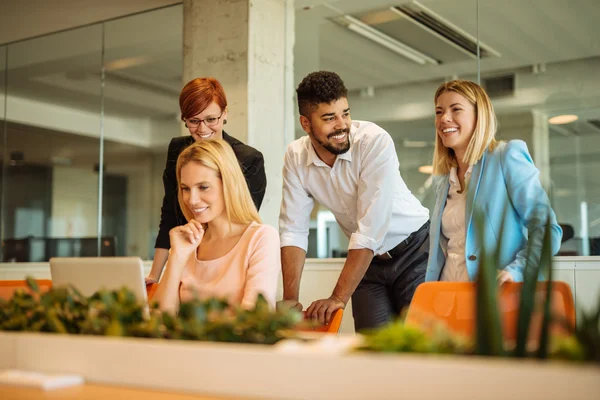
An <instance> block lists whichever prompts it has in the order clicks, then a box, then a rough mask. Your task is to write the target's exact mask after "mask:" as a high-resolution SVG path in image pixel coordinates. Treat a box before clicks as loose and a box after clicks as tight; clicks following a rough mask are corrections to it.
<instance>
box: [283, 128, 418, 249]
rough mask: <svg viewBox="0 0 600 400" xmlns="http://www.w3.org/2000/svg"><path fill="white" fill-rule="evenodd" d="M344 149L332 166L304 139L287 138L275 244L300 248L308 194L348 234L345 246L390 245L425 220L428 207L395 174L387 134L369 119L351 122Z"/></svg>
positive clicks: (391, 144) (393, 154) (303, 240)
mask: <svg viewBox="0 0 600 400" xmlns="http://www.w3.org/2000/svg"><path fill="white" fill-rule="evenodd" d="M349 137H350V149H349V150H348V151H347V152H346V153H344V154H340V155H338V156H337V158H336V160H335V163H334V164H333V167H329V166H328V165H327V164H325V163H324V162H323V161H322V160H321V159H320V158H319V157H318V156H317V153H316V152H315V150H314V148H313V146H312V144H311V141H310V138H309V137H308V136H304V137H302V138H300V139H298V140H296V141H294V142H292V143H291V144H290V145H289V146H288V149H287V152H286V154H285V161H284V166H283V201H282V204H281V213H280V215H279V234H280V238H281V247H285V246H296V247H300V248H301V249H304V250H306V249H307V247H308V230H309V222H310V214H311V211H312V209H313V206H314V202H313V199H315V200H316V201H318V202H319V203H320V204H322V205H324V206H325V207H327V208H328V209H329V210H330V211H331V212H332V213H333V215H334V216H335V218H336V220H337V222H338V224H339V225H340V228H341V229H342V231H343V232H344V234H345V235H346V236H347V237H348V238H349V240H350V244H349V245H348V250H353V249H371V250H373V252H374V254H375V255H379V254H384V253H385V252H387V251H389V250H391V249H393V248H394V247H396V245H398V244H399V243H400V242H402V241H403V240H404V239H406V238H407V237H408V235H410V234H411V233H412V232H415V231H416V230H418V229H419V228H420V227H421V226H422V225H423V224H424V223H425V222H427V220H428V219H429V210H427V209H426V208H425V207H423V206H422V205H421V203H420V202H419V200H417V198H416V197H415V196H414V195H413V194H412V193H411V192H410V190H408V188H407V187H406V184H405V183H404V181H403V180H402V177H401V176H400V171H399V167H400V164H399V163H398V155H397V154H396V149H395V147H394V141H393V140H392V138H391V137H390V135H389V134H388V133H387V132H386V131H385V130H383V129H382V128H381V127H379V126H377V125H376V124H374V123H372V122H365V121H356V120H355V121H353V122H352V127H351V128H350V135H349Z"/></svg>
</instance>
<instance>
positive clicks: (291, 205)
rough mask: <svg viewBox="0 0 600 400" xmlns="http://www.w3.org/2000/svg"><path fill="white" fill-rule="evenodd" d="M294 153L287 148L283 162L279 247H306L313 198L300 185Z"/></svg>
mask: <svg viewBox="0 0 600 400" xmlns="http://www.w3.org/2000/svg"><path fill="white" fill-rule="evenodd" d="M296 162H297V160H295V159H294V153H293V150H292V149H291V148H288V150H287V152H286V154H285V159H284V162H283V199H282V202H281V211H280V213H279V237H280V241H281V247H286V246H295V247H299V248H301V249H303V250H304V251H306V250H307V248H308V230H309V224H310V213H311V212H312V209H313V207H314V200H313V198H312V197H311V196H310V194H309V193H308V192H307V191H306V189H305V188H304V186H303V185H302V181H301V178H300V176H299V173H298V168H297V165H295V163H296Z"/></svg>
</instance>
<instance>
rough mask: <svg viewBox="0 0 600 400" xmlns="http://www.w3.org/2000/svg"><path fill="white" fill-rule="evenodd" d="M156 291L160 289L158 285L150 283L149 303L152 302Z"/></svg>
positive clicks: (147, 286)
mask: <svg viewBox="0 0 600 400" xmlns="http://www.w3.org/2000/svg"><path fill="white" fill-rule="evenodd" d="M156 289H158V283H150V284H148V285H146V294H147V295H148V302H150V300H152V298H153V297H154V294H155V293H156Z"/></svg>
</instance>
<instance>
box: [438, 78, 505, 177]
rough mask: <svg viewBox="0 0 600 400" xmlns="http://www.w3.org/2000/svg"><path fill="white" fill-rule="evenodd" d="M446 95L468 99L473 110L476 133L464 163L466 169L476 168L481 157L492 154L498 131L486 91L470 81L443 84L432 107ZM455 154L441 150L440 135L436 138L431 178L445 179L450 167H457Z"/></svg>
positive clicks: (444, 149) (445, 149)
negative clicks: (474, 166) (466, 166)
mask: <svg viewBox="0 0 600 400" xmlns="http://www.w3.org/2000/svg"><path fill="white" fill-rule="evenodd" d="M446 92H456V93H458V94H460V95H461V96H463V97H464V98H465V99H467V100H468V101H469V102H470V103H471V104H472V105H473V106H474V107H475V117H476V123H475V131H474V132H473V136H471V140H470V141H469V145H468V146H467V151H466V152H465V155H464V158H463V161H464V162H465V163H467V164H468V165H475V164H477V162H478V161H479V160H480V159H481V157H483V153H485V151H486V150H490V151H492V150H494V148H495V147H496V146H497V144H498V142H497V141H496V131H497V129H498V120H497V119H496V113H494V107H493V106H492V102H491V100H490V97H489V96H488V94H487V93H486V91H485V90H484V89H483V88H482V87H481V86H479V85H478V84H476V83H475V82H471V81H463V80H454V81H450V82H446V83H443V84H442V85H440V87H439V88H438V89H437V91H436V92H435V96H434V98H433V102H434V105H435V104H436V103H437V100H438V98H439V97H440V96H441V95H442V94H443V93H446ZM457 166H458V162H457V160H456V154H454V150H452V149H450V148H448V147H446V146H444V143H443V142H442V139H441V138H440V135H438V134H436V135H435V151H434V154H433V174H434V175H446V174H448V173H450V169H451V168H452V167H457Z"/></svg>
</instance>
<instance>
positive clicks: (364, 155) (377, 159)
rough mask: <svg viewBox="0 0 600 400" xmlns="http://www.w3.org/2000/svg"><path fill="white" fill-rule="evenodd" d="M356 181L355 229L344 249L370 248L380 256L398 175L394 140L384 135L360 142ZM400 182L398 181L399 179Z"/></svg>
mask: <svg viewBox="0 0 600 400" xmlns="http://www.w3.org/2000/svg"><path fill="white" fill-rule="evenodd" d="M360 162H361V173H360V179H359V181H358V200H357V201H358V204H357V217H356V219H357V223H358V230H357V231H356V232H354V233H353V234H352V235H351V236H350V243H349V245H348V250H354V249H370V250H373V253H374V254H375V255H378V254H381V253H382V250H381V246H382V245H383V240H384V239H385V235H386V234H387V231H388V229H389V225H390V220H391V216H392V207H393V201H394V200H393V199H394V190H395V187H394V185H395V182H397V179H398V177H399V175H400V171H399V163H398V156H397V154H396V149H395V147H394V141H393V140H392V138H391V137H390V135H389V134H387V133H386V132H382V134H380V135H377V136H374V137H372V138H371V139H370V140H369V141H368V142H364V143H363V148H362V149H361V161H360ZM400 179H402V178H400Z"/></svg>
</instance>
